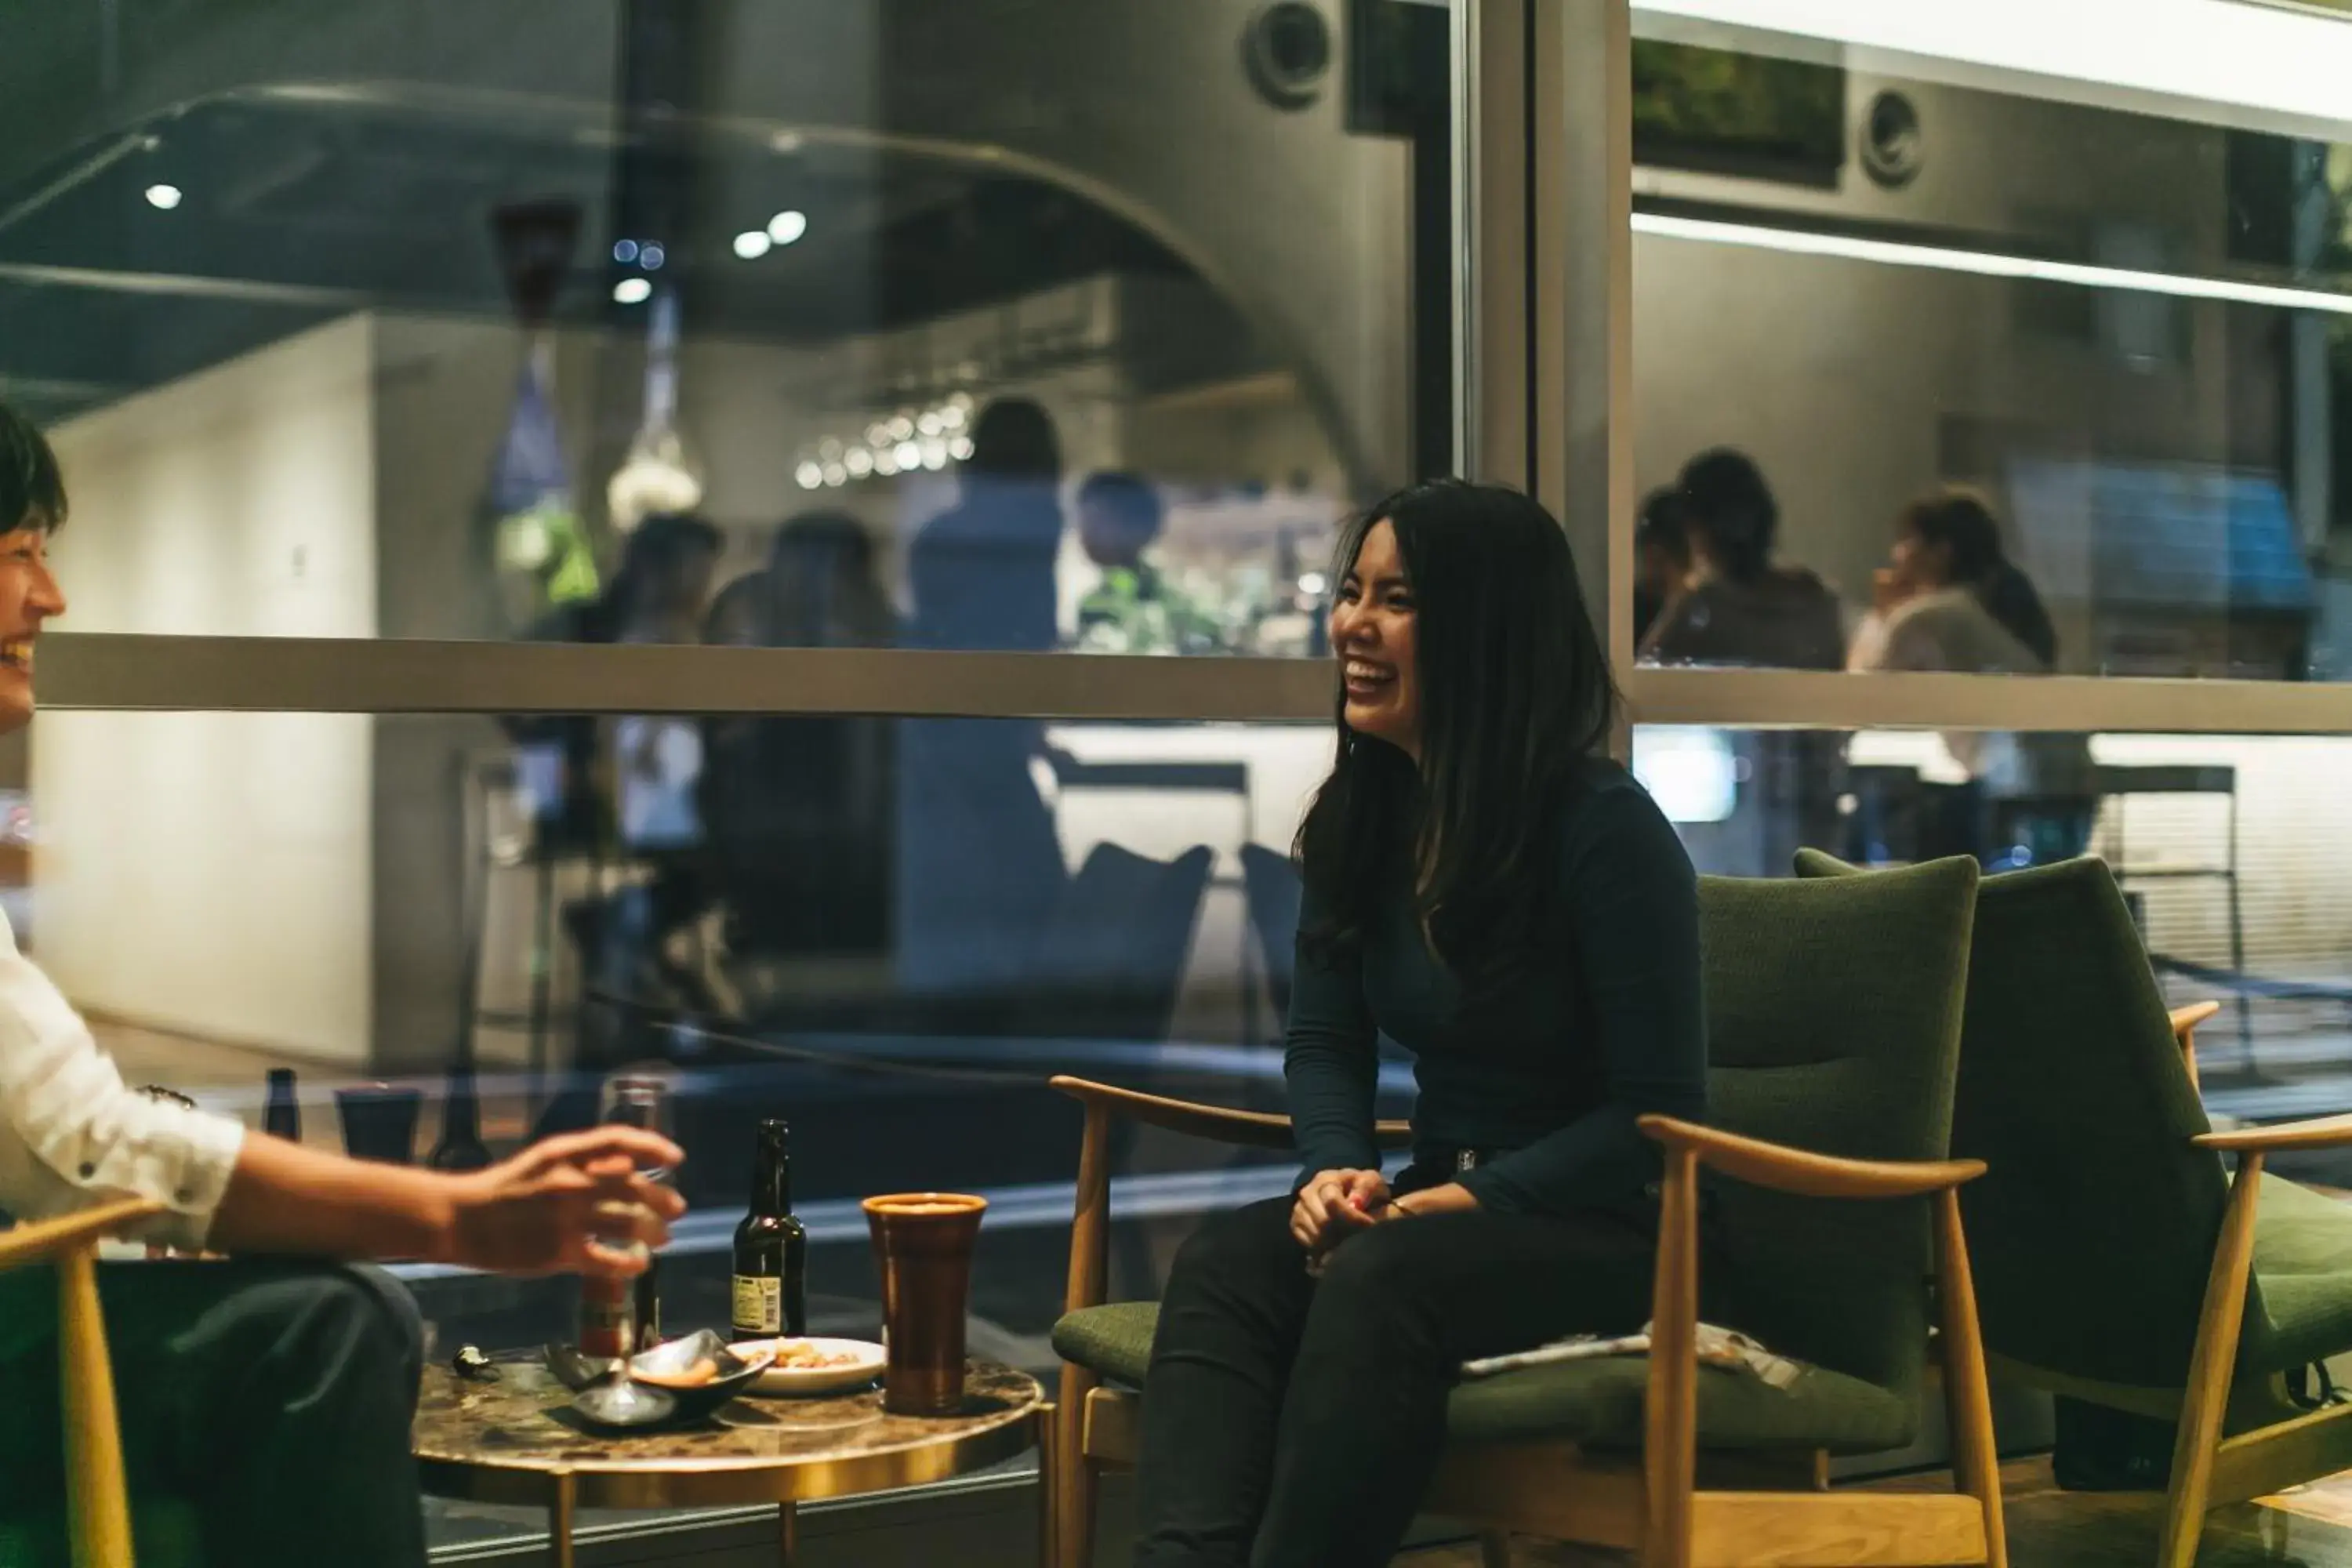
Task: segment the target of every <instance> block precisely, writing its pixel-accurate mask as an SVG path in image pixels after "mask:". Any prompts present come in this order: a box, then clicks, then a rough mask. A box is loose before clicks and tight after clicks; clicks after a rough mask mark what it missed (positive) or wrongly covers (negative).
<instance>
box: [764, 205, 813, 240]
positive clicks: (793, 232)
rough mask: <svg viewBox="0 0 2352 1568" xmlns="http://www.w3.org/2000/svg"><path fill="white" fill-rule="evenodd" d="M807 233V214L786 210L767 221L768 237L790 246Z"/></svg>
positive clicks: (790, 209)
mask: <svg viewBox="0 0 2352 1568" xmlns="http://www.w3.org/2000/svg"><path fill="white" fill-rule="evenodd" d="M807 232H808V214H806V213H804V212H798V211H795V210H793V209H792V208H789V207H788V208H786V209H785V210H784V211H782V212H780V213H778V214H777V215H776V216H773V217H772V218H770V219H769V220H768V237H769V238H770V239H772V240H774V241H775V242H776V243H777V244H778V245H790V244H792V243H793V241H794V240H796V239H798V238H800V237H801V236H803V235H804V234H806V233H807Z"/></svg>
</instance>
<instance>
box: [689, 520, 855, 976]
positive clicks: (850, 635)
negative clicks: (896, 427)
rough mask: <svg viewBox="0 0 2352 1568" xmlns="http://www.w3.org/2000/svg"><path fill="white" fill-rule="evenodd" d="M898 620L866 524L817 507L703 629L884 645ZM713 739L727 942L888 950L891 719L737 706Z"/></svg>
mask: <svg viewBox="0 0 2352 1568" xmlns="http://www.w3.org/2000/svg"><path fill="white" fill-rule="evenodd" d="M897 630H898V626H897V617H896V616H895V615H894V614H893V613H892V611H891V608H890V602H889V599H888V597H887V595H885V594H884V593H883V591H882V585H881V583H880V581H879V580H878V578H877V574H876V570H875V559H874V542H873V540H872V539H871V538H870V537H869V536H868V535H867V533H866V529H865V527H864V526H863V525H862V524H860V523H859V522H858V521H857V520H856V518H854V517H851V516H849V515H848V514H847V513H845V512H838V511H819V512H808V513H804V514H803V515H802V516H799V517H796V518H793V520H792V521H789V522H787V523H785V524H784V526H783V527H782V529H780V530H778V531H777V533H776V538H775V542H774V544H773V546H772V548H771V550H770V552H769V557H768V564H767V565H766V566H765V567H763V568H761V570H759V571H757V572H753V573H751V574H749V575H747V576H744V577H742V578H740V579H739V580H737V581H736V582H734V583H732V584H729V586H728V588H727V590H726V591H725V592H724V593H722V594H720V595H719V599H718V601H717V603H716V604H714V605H712V606H711V611H710V618H709V627H708V630H707V633H706V637H707V640H709V642H711V643H714V644H718V645H720V646H723V647H887V646H889V644H890V643H891V642H892V641H894V640H895V639H896V637H897ZM703 737H704V740H703V744H704V750H705V755H706V761H705V764H704V767H703V773H702V789H701V807H702V819H703V823H704V825H705V828H706V831H707V832H708V834H709V846H710V865H711V874H712V877H713V879H714V890H715V891H716V892H717V894H718V895H719V899H720V900H722V901H723V903H724V904H725V906H726V910H727V946H728V948H729V950H730V952H731V953H732V954H734V955H736V956H738V957H741V956H748V955H753V954H778V953H802V952H878V951H880V950H881V949H882V948H883V947H885V946H886V945H887V942H888V941H889V900H890V882H891V868H890V865H891V841H892V838H893V821H892V817H893V812H894V807H895V805H896V798H897V788H896V783H895V780H894V777H893V774H894V766H893V752H894V749H895V748H894V747H893V744H892V735H891V725H890V721H887V720H883V719H871V718H866V717H862V716H859V715H856V714H843V715H838V716H835V715H825V716H823V717H810V718H793V719H781V718H778V719H771V718H759V717H737V716H729V717H725V718H718V719H712V720H709V721H706V722H705V725H704V728H703Z"/></svg>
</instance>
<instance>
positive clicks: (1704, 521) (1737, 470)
mask: <svg viewBox="0 0 2352 1568" xmlns="http://www.w3.org/2000/svg"><path fill="white" fill-rule="evenodd" d="M1675 494H1676V495H1677V496H1678V497H1679V498H1680V501H1681V505H1680V510H1681V513H1682V521H1683V525H1684V527H1685V530H1686V531H1687V533H1688V538H1689V548H1690V560H1691V569H1690V577H1689V584H1688V587H1687V590H1686V591H1685V593H1684V594H1683V595H1682V597H1681V599H1680V600H1679V601H1678V602H1677V603H1675V605H1672V606H1670V607H1668V608H1667V609H1666V610H1665V611H1664V614H1662V615H1661V616H1660V617H1659V620H1658V624H1657V626H1654V628H1653V629H1652V630H1651V632H1650V635H1649V637H1648V640H1647V641H1646V642H1645V643H1644V644H1643V648H1642V656H1643V658H1644V659H1645V660H1648V661H1651V662H1654V663H1658V664H1736V665H1757V666H1763V667H1767V668H1773V669H1840V668H1843V667H1844V665H1845V626H1844V622H1843V617H1842V616H1840V615H1839V613H1838V601H1837V595H1834V594H1832V593H1831V592H1830V590H1829V588H1828V587H1827V586H1826V585H1825V584H1823V583H1822V580H1821V579H1820V578H1819V577H1817V576H1815V575H1814V574H1812V573H1811V572H1809V571H1807V570H1806V569H1805V568H1804V567H1802V566H1784V565H1780V564H1778V563H1775V562H1774V561H1773V558H1772V555H1773V547H1774V544H1775V543H1776V542H1777V541H1778V539H1779V537H1780V503H1779V502H1778V501H1777V500H1774V499H1773V496H1772V489H1771V487H1770V486H1769V485H1767V484H1766V483H1765V482H1764V475H1763V473H1762V471H1761V470H1759V468H1757V467H1756V463H1755V460H1754V459H1753V458H1749V457H1748V455H1747V454H1745V453H1743V452H1734V451H1730V450H1728V449H1727V448H1717V450H1715V451H1712V452H1704V453H1701V454H1700V455H1699V456H1697V457H1696V458H1692V459H1691V460H1690V461H1689V462H1688V463H1687V464H1685V466H1684V468H1683V471H1682V477H1681V479H1678V480H1676V481H1675Z"/></svg>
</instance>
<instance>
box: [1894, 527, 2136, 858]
mask: <svg viewBox="0 0 2352 1568" xmlns="http://www.w3.org/2000/svg"><path fill="white" fill-rule="evenodd" d="M1873 589H1874V592H1873V605H1872V609H1871V613H1870V615H1869V616H1867V617H1866V618H1865V619H1864V621H1863V624H1862V626H1860V627H1859V628H1858V629H1857V630H1856V632H1855V633H1854V639H1853V650H1852V652H1851V654H1850V656H1849V660H1848V668H1852V669H1853V670H1856V671H1860V672H1876V671H1885V670H1915V671H1916V670H1945V671H1954V672H1959V673H1964V674H1971V675H2044V674H2047V673H2049V671H2050V670H2051V669H2052V668H2053V666H2055V664H2056V663H2057V659H2058V634H2057V630H2056V628H2055V627H2054V626H2053V625H2052V624H2051V620H2050V613H2049V611H2048V610H2046V609H2045V608H2043V606H2042V595H2040V594H2039V593H2037V592H2035V590H2034V587H2033V584H2032V580H2031V579H2030V578H2028V577H2027V576H2026V574H2025V573H2024V572H2023V571H2022V570H2021V569H2020V568H2019V566H2018V565H2017V563H2015V562H2013V561H2011V559H2010V557H2009V554H2008V552H2006V551H2005V550H2004V549H2003V548H2002V546H2001V539H2000V525H1999V524H1998V523H1997V522H1995V521H1994V520H1993V515H1992V510H1991V509H1990V508H1989V507H1988V506H1986V504H1985V503H1984V502H1983V501H1982V500H1979V499H1978V498H1977V497H1976V496H1974V495H1971V494H1969V493H1968V492H1967V491H1965V490H1958V489H1950V490H1944V491H1941V492H1938V493H1937V494H1935V495H1931V496H1928V497H1926V498H1924V499H1922V500H1916V501H1914V502H1912V503H1911V504H1910V505H1909V506H1907V507H1906V508H1904V509H1903V512H1902V515H1901V516H1900V517H1899V518H1898V519H1897V520H1896V522H1895V541H1894V543H1893V545H1892V547H1891V548H1890V550H1889V552H1888V557H1887V563H1886V564H1885V566H1883V567H1880V568H1879V569H1878V571H1877V573H1876V574H1874V583H1873ZM1944 745H1945V747H1946V749H1948V751H1949V752H1951V753H1952V760H1953V761H1954V762H1956V763H1958V764H1959V765H1960V766H1961V767H1962V768H1963V769H1965V770H1966V771H1967V773H1968V774H1969V783H1968V784H1966V785H1964V786H1961V787H1960V788H1959V789H1958V791H1955V792H1951V793H1949V794H1948V795H1946V796H1945V797H1944V798H1943V801H1942V804H1941V805H1940V806H1939V808H1938V809H1937V813H1936V816H1937V826H1935V827H1934V829H1933V830H1932V831H1930V832H1929V833H1927V835H1926V836H1925V837H1923V841H1922V843H1921V845H1920V847H1919V853H1920V854H1922V855H1923V856H1926V855H1932V854H1937V853H1965V854H1972V855H1975V856H1977V857H1979V858H1981V859H1983V860H1984V861H1985V863H1986V864H1987V865H1989V866H1991V867H1993V868H1996V869H2001V868H2009V867H2014V866H2021V865H2032V864H2037V863H2040V862H2043V861H2048V860H2053V859H2067V858H2072V857H2074V856H2076V855H2079V854H2081V853H2082V852H2083V848H2084V846H2085V845H2086V844H2087V843H2088V842H2089V841H2090V834H2091V826H2092V816H2093V815H2094V813H2095V808H2096V804H2097V803H2096V801H2095V786H2094V782H2093V774H2092V771H2091V757H2090V748H2089V746H2088V744H2087V743H2086V742H2084V740H2083V739H2082V738H2081V737H2080V736H2076V735H2053V734H2022V735H2021V734H2011V733H2008V732H2006V731H1949V732H1947V733H1946V734H1945V736H1944Z"/></svg>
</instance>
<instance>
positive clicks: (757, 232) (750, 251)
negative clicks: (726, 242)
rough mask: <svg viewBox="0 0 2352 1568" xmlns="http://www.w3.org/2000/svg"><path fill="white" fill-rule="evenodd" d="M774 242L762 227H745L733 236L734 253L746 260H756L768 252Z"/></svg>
mask: <svg viewBox="0 0 2352 1568" xmlns="http://www.w3.org/2000/svg"><path fill="white" fill-rule="evenodd" d="M775 243H776V242H775V241H774V240H772V239H770V238H769V237H768V231H767V230H766V229H764V228H747V229H745V230H744V231H743V232H742V233H740V234H739V235H737V236H736V237H735V254H736V255H738V256H740V257H741V258H743V259H744V260H746V261H757V260H759V259H760V258H761V257H762V256H765V255H767V254H768V251H769V248H770V247H772V246H773V245H774V244H775Z"/></svg>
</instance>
